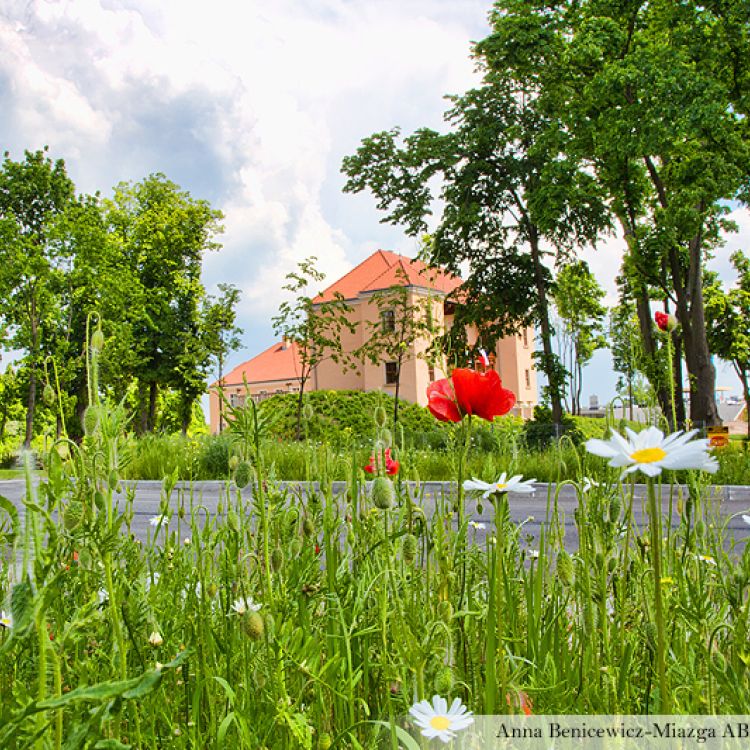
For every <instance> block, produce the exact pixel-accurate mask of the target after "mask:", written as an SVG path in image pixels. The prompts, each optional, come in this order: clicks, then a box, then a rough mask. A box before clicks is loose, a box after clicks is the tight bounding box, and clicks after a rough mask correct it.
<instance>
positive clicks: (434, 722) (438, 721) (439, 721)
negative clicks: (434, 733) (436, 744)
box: [430, 716, 451, 731]
mask: <svg viewBox="0 0 750 750" xmlns="http://www.w3.org/2000/svg"><path fill="white" fill-rule="evenodd" d="M450 725H451V720H450V719H449V718H448V717H447V716H433V717H432V718H431V719H430V726H431V727H432V728H433V729H437V730H438V731H441V730H443V729H448V728H449V727H450Z"/></svg>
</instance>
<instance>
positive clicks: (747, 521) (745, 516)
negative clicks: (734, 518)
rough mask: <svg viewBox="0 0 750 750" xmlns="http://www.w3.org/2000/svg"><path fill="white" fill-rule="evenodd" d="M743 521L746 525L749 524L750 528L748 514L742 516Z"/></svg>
mask: <svg viewBox="0 0 750 750" xmlns="http://www.w3.org/2000/svg"><path fill="white" fill-rule="evenodd" d="M742 520H743V521H744V522H745V523H746V524H747V525H748V526H750V516H748V515H747V514H746V513H743V514H742Z"/></svg>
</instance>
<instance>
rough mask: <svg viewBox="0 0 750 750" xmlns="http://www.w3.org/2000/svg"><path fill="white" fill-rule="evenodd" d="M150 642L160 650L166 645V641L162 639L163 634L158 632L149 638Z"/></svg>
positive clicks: (155, 631)
mask: <svg viewBox="0 0 750 750" xmlns="http://www.w3.org/2000/svg"><path fill="white" fill-rule="evenodd" d="M148 642H149V643H150V644H151V645H152V646H153V647H154V648H158V647H159V646H161V644H162V643H164V639H163V638H162V637H161V633H159V631H158V630H154V632H153V633H151V635H150V636H149V637H148Z"/></svg>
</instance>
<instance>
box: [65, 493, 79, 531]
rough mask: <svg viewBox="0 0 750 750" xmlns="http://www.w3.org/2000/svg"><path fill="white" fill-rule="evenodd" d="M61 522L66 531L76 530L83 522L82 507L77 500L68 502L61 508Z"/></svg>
mask: <svg viewBox="0 0 750 750" xmlns="http://www.w3.org/2000/svg"><path fill="white" fill-rule="evenodd" d="M62 520H63V524H64V526H65V528H66V529H67V530H68V531H73V530H74V529H76V528H78V526H80V524H81V521H82V520H83V505H82V504H81V503H80V502H79V501H78V500H71V501H70V502H68V503H67V504H66V505H65V507H64V508H63V512H62Z"/></svg>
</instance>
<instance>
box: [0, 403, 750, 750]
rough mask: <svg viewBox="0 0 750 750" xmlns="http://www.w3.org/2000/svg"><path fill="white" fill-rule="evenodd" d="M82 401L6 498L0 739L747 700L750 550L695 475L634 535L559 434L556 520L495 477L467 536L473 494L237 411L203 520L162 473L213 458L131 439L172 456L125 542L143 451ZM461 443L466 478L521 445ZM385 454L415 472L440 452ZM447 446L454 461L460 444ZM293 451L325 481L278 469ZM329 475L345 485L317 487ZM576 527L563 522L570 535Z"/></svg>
mask: <svg viewBox="0 0 750 750" xmlns="http://www.w3.org/2000/svg"><path fill="white" fill-rule="evenodd" d="M99 409H100V410H99V411H98V413H97V414H96V415H95V416H96V419H95V420H94V419H91V420H89V423H90V425H94V426H93V427H92V428H91V429H90V431H89V434H88V435H87V437H86V439H85V441H84V443H83V445H82V446H80V447H79V446H72V445H68V446H67V449H66V450H64V451H62V453H63V455H64V456H67V455H68V454H69V455H70V458H69V459H67V458H66V460H63V458H61V456H60V452H58V450H57V449H53V450H52V451H51V453H50V455H49V456H48V459H47V476H46V478H42V479H41V480H40V481H39V483H38V485H37V484H36V483H35V482H34V481H33V479H34V478H33V477H32V474H31V468H30V467H29V468H28V470H27V471H28V484H27V494H26V498H25V501H24V504H25V508H24V510H25V517H24V520H23V523H22V522H21V519H20V516H19V514H18V513H17V511H16V510H15V508H14V507H13V506H12V505H11V504H10V503H8V502H7V501H2V500H0V514H2V515H1V516H0V517H1V518H2V519H3V520H2V521H1V522H0V523H2V526H0V530H1V531H0V533H2V537H1V543H2V549H3V551H4V554H3V557H2V563H1V566H2V570H1V571H0V572H1V573H2V576H1V577H0V581H1V583H0V601H3V602H5V603H4V604H3V609H4V610H5V611H6V613H8V614H9V615H10V619H12V626H11V627H7V628H3V629H2V631H1V632H0V690H1V691H2V696H3V700H2V702H0V747H3V748H10V749H11V750H15V749H16V748H28V747H35V748H55V750H59V749H60V748H62V747H65V748H84V747H85V748H89V747H99V748H122V747H134V748H139V749H140V748H154V749H156V748H165V747H169V748H175V749H177V750H180V749H181V748H196V747H200V748H216V749H217V750H218V749H219V748H222V749H223V748H227V747H231V748H239V749H244V748H248V749H249V748H253V749H257V748H268V750H272V749H276V748H278V749H279V750H281V749H282V748H294V747H300V748H309V749H312V748H331V747H341V748H343V747H347V748H375V747H381V746H383V745H382V743H383V742H386V743H388V741H389V737H390V738H391V740H392V735H390V733H389V732H388V731H387V730H384V728H383V726H382V725H380V724H377V723H375V721H376V720H382V721H383V722H385V725H386V726H388V725H389V724H390V723H391V722H392V721H395V720H396V719H397V718H398V717H401V716H403V715H405V714H406V713H407V711H408V708H409V707H410V706H411V705H412V704H413V703H414V701H416V700H419V699H422V698H425V697H430V696H432V695H433V694H435V693H439V694H441V695H444V696H458V697H460V698H461V699H462V700H463V701H464V702H465V703H466V704H467V705H468V706H469V708H471V709H472V710H474V711H476V712H481V713H504V712H518V711H520V710H521V709H522V705H525V706H528V705H531V706H532V707H533V709H532V710H533V711H534V712H535V713H549V714H552V713H557V714H565V713H609V714H620V713H623V714H631V713H632V714H641V713H658V712H660V711H662V710H663V709H664V708H665V706H671V708H672V709H673V710H674V711H675V712H678V713H704V712H708V713H713V712H720V713H721V712H726V713H744V712H745V711H746V709H747V706H748V704H749V702H750V674H749V673H748V668H747V640H748V614H749V612H750V598H749V597H748V586H749V585H750V552H748V551H747V548H746V547H745V546H740V547H739V548H736V549H734V550H733V551H731V552H727V551H725V546H724V543H723V541H724V539H723V532H724V524H725V521H724V520H722V518H721V517H720V516H719V515H718V510H717V508H716V506H715V505H714V504H713V503H712V502H711V501H710V499H709V494H708V493H707V492H706V486H705V483H704V480H703V479H702V477H701V476H699V475H697V474H695V473H689V474H686V476H685V479H686V480H687V486H688V490H687V492H686V493H685V495H684V496H683V497H682V499H681V500H680V511H681V516H680V518H681V521H680V525H679V527H678V528H677V529H676V530H670V531H669V533H668V534H667V535H666V536H665V537H662V535H661V534H659V535H656V536H652V537H649V536H648V535H647V534H645V533H644V530H643V529H641V528H638V527H637V526H636V525H635V524H634V523H633V521H632V507H633V503H634V502H636V501H635V500H634V495H633V487H632V486H631V485H628V484H623V483H621V482H620V481H619V480H618V478H617V475H616V474H613V473H612V470H609V469H605V468H603V467H601V466H599V467H598V475H599V476H600V478H601V479H603V480H604V481H603V482H602V484H601V485H600V486H598V487H592V488H591V489H590V490H589V491H588V492H584V491H583V490H582V489H581V488H580V480H581V478H582V476H583V474H584V472H586V473H589V472H590V471H591V469H592V468H593V467H592V465H590V464H587V463H586V462H585V461H584V460H583V459H582V458H581V456H580V454H579V453H578V452H577V451H576V450H575V449H574V448H573V447H572V446H569V445H563V446H562V447H558V448H556V449H555V450H553V451H551V452H550V453H549V454H545V455H546V456H547V458H546V459H544V461H546V462H547V463H544V461H542V459H541V458H540V459H538V460H539V461H540V463H539V464H537V466H536V468H537V469H540V470H537V471H535V472H534V473H536V474H542V471H541V469H543V468H544V467H545V466H547V465H548V464H549V466H548V468H549V469H550V471H552V470H553V469H555V467H557V468H556V471H557V474H556V478H562V473H561V472H562V471H563V470H562V469H561V468H560V466H561V465H562V464H563V463H564V464H565V469H564V473H565V475H566V476H567V477H570V478H572V479H574V480H575V481H576V482H578V484H577V486H578V488H579V499H580V502H579V505H578V508H577V509H576V511H575V513H574V516H573V518H572V519H566V518H564V517H563V515H562V513H561V511H560V510H559V506H558V504H557V503H556V497H555V495H554V494H552V491H551V490H550V494H549V495H548V497H547V512H546V518H545V521H546V523H545V526H544V529H545V530H544V532H543V534H542V536H541V537H540V538H533V539H530V538H528V536H527V533H526V532H525V530H524V528H523V526H519V525H517V524H515V523H513V522H512V520H511V519H510V516H509V513H508V507H507V499H506V496H505V495H496V496H494V497H493V498H491V504H493V506H494V517H493V521H492V524H493V528H492V530H491V533H490V534H488V536H487V540H486V542H485V543H483V544H477V543H475V539H476V537H475V535H476V530H475V528H474V527H473V526H472V525H471V512H470V509H471V505H472V504H471V503H467V504H466V507H465V508H462V509H460V512H459V513H456V512H455V508H454V505H455V502H456V498H455V497H453V496H451V495H449V494H443V495H439V496H438V497H437V498H436V501H435V505H436V507H435V510H434V512H431V513H428V512H426V510H425V508H426V507H427V506H426V503H425V500H424V498H423V497H422V496H420V494H419V493H420V490H419V489H415V488H411V487H409V486H408V485H406V484H403V483H400V482H396V483H395V484H394V483H391V480H390V479H388V478H386V477H382V478H381V479H380V480H379V481H378V482H377V483H376V486H377V489H373V490H372V491H368V490H366V489H365V485H364V483H363V481H362V480H363V479H364V475H363V474H362V471H361V468H360V467H361V466H362V460H363V457H362V456H361V455H358V454H357V453H356V452H355V453H351V454H340V453H338V452H334V451H333V450H332V449H331V448H330V447H329V446H327V445H325V444H323V445H312V444H296V445H294V446H291V447H290V448H288V449H286V448H284V447H283V446H277V445H274V444H272V443H270V442H268V441H266V442H263V441H262V440H261V435H260V427H261V426H260V425H259V424H258V422H257V420H253V419H250V420H249V421H248V422H247V424H246V425H245V426H244V428H243V429H242V430H241V431H239V432H238V433H237V434H235V435H234V440H233V441H231V440H230V438H229V437H226V438H223V440H226V441H227V442H226V444H225V445H224V444H221V445H224V447H222V448H221V449H220V448H218V447H216V446H214V447H213V448H212V449H211V450H212V451H214V452H212V453H211V455H212V456H213V459H212V460H216V461H217V464H221V462H222V461H223V457H224V456H226V457H227V472H230V463H231V465H232V468H231V476H232V479H231V480H230V478H229V474H227V476H226V484H225V493H224V499H223V500H222V502H221V503H220V507H219V509H218V512H217V513H215V514H209V513H208V512H207V510H206V508H205V507H204V506H203V504H202V501H201V497H200V494H199V493H198V492H197V491H196V490H195V489H191V488H190V487H188V488H187V489H184V488H179V487H178V486H176V484H175V482H176V479H177V477H178V474H179V471H182V470H185V471H189V472H192V473H193V475H199V474H200V472H201V471H205V470H206V465H205V463H202V458H201V455H202V454H201V451H200V450H195V451H193V450H192V449H191V448H189V446H187V445H183V444H181V443H180V442H179V441H173V442H169V443H166V442H165V443H164V445H168V446H169V455H168V456H167V457H166V458H164V459H163V460H164V463H163V464H159V463H158V461H157V460H156V458H155V455H154V454H162V453H166V451H163V450H161V449H158V450H157V449H156V448H155V447H154V445H155V443H144V444H143V445H144V446H145V451H146V455H147V456H148V457H149V458H148V461H150V463H148V465H149V466H150V470H152V471H154V472H159V471H164V472H165V473H166V474H168V475H169V476H168V478H167V479H165V480H164V481H163V485H162V490H161V502H160V509H159V514H158V516H157V519H156V520H155V525H154V526H153V527H151V526H150V527H149V529H150V531H149V534H148V537H147V539H145V540H138V539H136V538H135V537H134V535H133V533H132V532H133V518H134V515H133V513H134V510H135V509H134V499H133V495H132V493H130V494H128V493H127V492H126V493H125V500H124V501H123V502H121V503H119V504H118V502H117V501H116V497H117V495H116V491H117V489H118V488H120V481H121V479H122V478H123V477H124V476H126V470H127V472H131V471H133V470H134V467H136V466H138V462H139V461H140V460H143V461H144V464H146V463H147V462H146V459H145V458H144V459H140V458H139V457H138V455H137V454H136V450H137V449H140V447H139V446H135V447H134V446H133V445H132V444H131V445H130V446H128V443H127V441H126V440H125V439H124V438H123V435H122V420H121V419H120V416H119V415H118V412H117V410H116V409H115V410H112V409H108V408H105V407H104V406H102V407H99ZM194 445H197V446H199V447H200V446H204V445H208V443H205V444H204V443H203V442H202V441H197V442H195V443H194ZM225 448H226V451H225ZM183 449H184V450H185V452H186V453H187V454H188V455H187V457H181V456H176V455H174V454H175V453H180V452H182V451H183ZM477 450H478V449H477V447H476V446H474V448H470V449H469V454H468V466H467V467H466V469H465V472H466V474H467V475H468V474H471V473H475V474H482V473H484V472H486V473H487V474H489V475H493V474H494V473H496V472H498V471H499V470H500V469H503V470H511V471H515V472H519V473H520V472H521V471H523V466H524V465H523V461H524V460H525V458H524V455H525V453H524V451H521V450H517V449H516V447H514V446H512V445H509V446H505V448H503V450H501V451H497V452H495V453H488V454H485V455H483V456H481V457H477V455H475V453H476V451H477ZM503 451H505V452H503ZM230 454H231V455H236V456H237V459H238V460H236V461H231V460H230V458H229V456H230ZM288 456H292V457H293V458H292V459H291V463H290V465H289V467H286V466H285V465H284V463H283V460H286V457H288ZM399 459H400V460H401V461H402V468H403V472H404V475H405V476H409V475H410V473H413V475H417V474H418V473H420V472H421V471H424V472H425V473H427V470H428V469H429V465H428V464H427V463H426V462H427V461H430V460H432V459H433V454H432V453H430V452H427V453H426V454H425V455H423V454H422V452H420V451H417V450H414V451H411V450H409V449H408V448H407V449H405V450H403V452H402V454H401V455H400V456H399ZM442 460H443V462H444V463H443V464H441V466H445V465H449V466H452V467H453V468H454V470H455V469H456V467H455V460H456V459H455V455H454V453H451V452H447V453H446V454H444V455H443V456H442ZM592 460H593V459H592ZM490 461H492V464H491V465H490V463H489V462H490ZM420 462H421V463H420ZM451 462H453V463H451ZM506 462H507V463H506ZM300 466H301V467H302V468H303V469H304V474H303V475H302V476H301V477H297V478H306V479H311V480H316V481H317V482H318V489H317V490H315V491H312V490H311V491H310V492H309V493H308V494H306V495H304V496H300V495H295V494H293V493H291V492H290V491H287V490H282V489H281V488H280V487H279V485H277V484H276V483H275V482H274V481H273V477H274V476H277V477H278V476H279V475H280V474H281V473H282V472H283V471H291V467H295V471H296V470H297V468H299V467H300ZM437 468H438V467H437V466H435V467H433V470H434V471H437ZM339 476H341V477H343V478H345V479H346V480H347V490H346V492H345V494H344V495H342V496H340V497H334V495H333V493H332V490H331V485H330V482H331V480H332V479H334V478H337V477H339ZM451 476H453V477H455V474H454V475H449V477H448V478H450V477H451ZM196 478H198V477H197V476H196ZM422 478H425V477H422ZM238 485H239V486H238ZM421 491H423V488H422V490H421ZM488 504H490V503H488ZM458 518H465V521H464V522H463V524H461V525H457V519H458ZM570 521H572V522H573V523H574V524H575V526H576V528H577V532H578V538H579V542H578V545H577V548H576V549H575V550H572V551H566V550H565V548H564V545H563V538H564V534H565V525H566V522H570ZM655 545H658V548H659V552H660V553H661V554H660V557H659V563H660V566H661V571H662V575H661V577H660V578H659V583H660V586H661V589H660V597H661V599H660V600H661V605H662V609H663V611H662V620H663V622H664V623H667V624H668V627H667V628H666V631H664V629H661V630H660V629H659V627H658V622H659V621H658V619H657V616H656V612H655V603H656V601H657V599H656V594H655V590H654V583H653V581H654V578H653V566H654V561H655V559H656V558H655V555H654V551H655V548H656V547H655ZM256 605H260V609H258V610H257V611H256V610H255V607H256ZM660 632H661V633H662V635H664V636H665V637H666V643H664V644H662V646H663V648H662V647H661V646H660V641H659V639H660V637H661V636H660V635H659V633H660ZM657 654H661V655H663V657H664V670H663V673H662V674H659V670H657V668H656V666H657V665H656V662H657V658H656V657H657ZM660 677H661V678H662V679H661V684H660Z"/></svg>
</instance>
